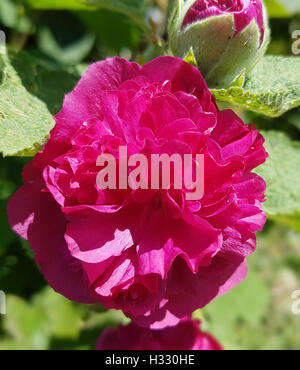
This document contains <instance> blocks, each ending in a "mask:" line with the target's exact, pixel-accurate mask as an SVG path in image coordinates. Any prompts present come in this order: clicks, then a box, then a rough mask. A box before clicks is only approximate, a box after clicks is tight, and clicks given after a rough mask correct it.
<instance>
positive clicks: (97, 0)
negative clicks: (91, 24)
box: [23, 0, 148, 32]
mask: <svg viewBox="0 0 300 370" xmlns="http://www.w3.org/2000/svg"><path fill="white" fill-rule="evenodd" d="M23 1H26V2H27V3H28V4H29V5H30V6H31V7H33V8H36V9H66V10H95V9H99V8H101V9H107V10H112V11H115V12H119V13H121V14H124V15H126V16H128V17H129V18H130V19H131V20H132V22H134V23H136V24H137V25H139V27H140V28H141V29H142V30H144V31H146V32H148V26H147V24H146V21H145V18H146V9H147V5H146V1H145V0H23Z"/></svg>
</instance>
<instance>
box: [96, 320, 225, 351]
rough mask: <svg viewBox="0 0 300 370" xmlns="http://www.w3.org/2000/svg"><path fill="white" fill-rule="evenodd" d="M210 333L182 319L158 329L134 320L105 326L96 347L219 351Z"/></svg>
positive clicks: (109, 348)
mask: <svg viewBox="0 0 300 370" xmlns="http://www.w3.org/2000/svg"><path fill="white" fill-rule="evenodd" d="M222 349H223V348H222V346H221V345H220V344H219V343H218V342H217V340H216V339H215V338H214V337H213V336H212V335H210V334H208V333H205V332H203V331H202V330H201V329H200V322H199V321H197V320H192V319H190V318H184V319H183V320H182V321H181V322H180V323H179V324H177V325H176V326H173V327H168V328H165V329H160V330H150V329H145V328H141V327H139V326H137V325H135V324H134V323H131V324H129V325H127V326H119V327H117V328H107V329H105V330H104V331H103V333H102V334H101V336H100V337H99V339H98V341H97V344H96V350H108V351H109V350H114V351H118V350H151V351H153V350H160V351H168V350H169V351H172V350H181V351H185V350H193V351H201V350H203V351H205V350H206V351H207V350H222Z"/></svg>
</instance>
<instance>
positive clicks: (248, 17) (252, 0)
mask: <svg viewBox="0 0 300 370" xmlns="http://www.w3.org/2000/svg"><path fill="white" fill-rule="evenodd" d="M230 13H231V14H233V15H234V23H235V34H236V35H238V34H239V33H240V32H242V31H243V30H244V29H245V28H246V27H247V26H248V25H249V24H250V22H251V21H252V20H253V19H255V22H256V23H257V25H258V27H259V30H260V40H261V43H262V42H263V39H264V32H265V31H264V19H263V6H262V2H261V0H197V1H196V2H195V4H194V5H193V6H192V7H191V9H190V10H189V11H188V13H187V15H186V17H185V19H184V21H183V24H182V26H183V27H185V26H187V25H188V24H192V23H194V22H197V21H199V20H202V19H207V18H210V17H212V16H215V15H221V14H230Z"/></svg>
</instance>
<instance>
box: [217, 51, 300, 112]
mask: <svg viewBox="0 0 300 370" xmlns="http://www.w3.org/2000/svg"><path fill="white" fill-rule="evenodd" d="M212 93H213V94H214V96H215V97H216V99H217V100H219V101H223V102H228V103H232V104H234V105H237V106H240V107H242V108H244V109H248V110H251V111H253V112H257V113H260V114H264V115H266V116H269V117H278V116H280V115H282V114H283V113H285V112H287V111H288V110H290V109H292V108H296V107H298V106H300V59H299V58H297V57H280V56H267V57H265V58H263V60H262V61H261V62H259V63H258V64H257V66H256V67H255V68H254V69H253V70H252V71H251V73H250V74H249V75H248V76H246V79H245V84H244V86H243V87H239V86H232V87H230V88H229V89H213V90H212Z"/></svg>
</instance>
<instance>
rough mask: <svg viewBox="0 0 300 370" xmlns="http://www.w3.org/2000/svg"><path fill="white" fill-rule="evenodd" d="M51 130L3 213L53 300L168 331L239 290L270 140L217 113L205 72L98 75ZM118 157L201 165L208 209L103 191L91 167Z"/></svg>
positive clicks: (99, 71)
mask: <svg viewBox="0 0 300 370" xmlns="http://www.w3.org/2000/svg"><path fill="white" fill-rule="evenodd" d="M55 120H56V125H55V127H54V129H53V130H52V131H51V134H50V139H49V141H48V142H47V143H46V145H45V147H44V150H43V151H42V152H41V153H38V154H37V155H36V156H35V158H34V159H33V160H32V161H31V162H29V164H27V165H26V166H25V168H24V171H23V181H24V186H23V187H22V188H21V189H20V190H18V191H17V192H16V193H15V194H14V195H13V197H12V198H11V200H10V202H9V204H8V216H9V221H10V224H11V226H12V227H13V229H14V230H15V231H16V232H17V233H18V234H20V235H21V236H22V237H23V238H25V239H27V240H28V241H29V243H30V246H31V249H32V250H33V252H34V253H35V259H36V262H37V263H38V264H39V265H40V268H41V271H42V273H43V274H44V276H45V277H46V279H47V281H48V283H49V284H50V285H51V286H52V287H53V289H55V290H56V291H57V292H59V293H61V294H63V295H64V296H66V297H67V298H69V299H72V300H75V301H79V302H85V303H92V302H97V301H99V302H101V303H102V304H103V305H104V306H105V307H107V308H116V309H122V310H123V312H124V313H125V314H126V315H127V316H129V317H130V318H132V319H133V320H135V322H136V323H138V324H139V325H142V326H146V327H148V326H150V327H151V328H162V327H164V326H168V325H169V326H170V325H175V324H177V323H178V321H179V320H180V319H181V318H183V317H185V316H186V315H189V314H190V313H191V312H192V311H194V310H195V309H197V308H199V307H203V306H205V305H206V304H207V303H208V302H210V301H211V300H213V299H214V298H216V297H217V296H219V295H221V294H224V293H225V292H226V291H228V290H229V289H231V288H232V287H233V286H235V285H236V284H238V283H240V282H241V281H242V280H243V279H244V277H245V275H246V264H245V258H246V257H247V256H248V255H249V254H251V253H252V252H253V251H254V250H255V246H256V241H255V231H257V230H261V229H262V227H263V225H264V222H265V214H264V212H263V210H262V207H261V202H263V201H264V191H265V182H264V181H263V180H262V179H261V178H260V177H259V176H258V175H256V174H254V173H252V172H251V170H252V169H254V168H255V167H257V166H258V165H260V164H261V163H263V162H264V161H265V159H266V157H267V154H266V152H265V150H264V148H263V142H264V139H263V137H262V136H261V135H260V134H259V133H258V132H257V130H256V129H255V128H254V126H252V125H249V126H246V125H245V124H244V123H243V121H242V120H241V119H240V118H239V117H238V116H237V115H236V114H235V113H234V112H233V111H231V110H224V111H219V110H218V108H217V106H216V104H215V100H214V98H213V96H212V94H211V93H210V91H209V90H208V88H207V86H206V84H205V81H204V80H203V78H202V76H201V74H200V72H199V70H198V69H196V68H194V67H193V66H191V65H189V64H187V63H185V62H184V61H182V60H181V59H178V58H175V57H159V58H156V59H154V60H153V61H151V62H149V63H148V64H146V65H145V66H143V67H141V66H139V65H138V64H136V63H131V62H128V61H127V60H125V59H121V58H113V59H107V60H105V61H101V62H97V63H94V64H92V65H91V66H90V67H89V68H88V70H87V72H86V73H85V74H84V76H83V77H82V78H81V80H80V81H79V83H78V85H77V86H76V87H75V89H74V90H73V91H72V92H71V93H70V94H68V95H67V96H66V97H65V101H64V104H63V109H62V111H61V112H60V113H59V114H58V115H57V116H56V117H55ZM120 145H122V146H127V147H128V151H130V153H145V154H147V155H149V154H150V153H158V154H160V153H168V154H172V153H185V154H186V153H187V154H190V153H192V154H194V153H202V154H203V155H204V164H205V175H204V183H205V192H204V196H203V198H202V199H201V200H199V201H187V200H186V199H185V196H184V192H185V191H184V190H175V189H173V188H172V187H171V188H170V189H169V190H120V189H119V190H100V189H99V188H98V187H97V185H96V176H97V174H98V172H99V168H98V167H97V166H96V159H97V157H98V156H99V154H100V153H103V152H104V153H111V154H113V155H114V156H117V153H118V151H117V149H118V147H119V146H120Z"/></svg>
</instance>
